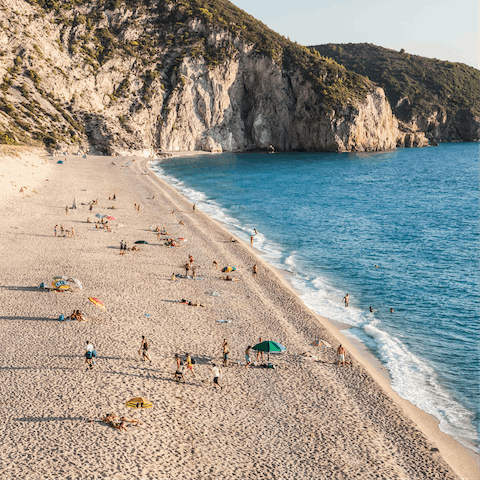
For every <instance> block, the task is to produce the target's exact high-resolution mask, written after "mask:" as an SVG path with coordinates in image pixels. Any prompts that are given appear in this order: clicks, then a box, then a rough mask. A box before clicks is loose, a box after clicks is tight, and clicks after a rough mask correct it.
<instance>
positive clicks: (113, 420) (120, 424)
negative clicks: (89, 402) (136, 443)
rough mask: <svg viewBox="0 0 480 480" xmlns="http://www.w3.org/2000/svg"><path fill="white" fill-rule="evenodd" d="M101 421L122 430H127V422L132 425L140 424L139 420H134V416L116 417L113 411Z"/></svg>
mask: <svg viewBox="0 0 480 480" xmlns="http://www.w3.org/2000/svg"><path fill="white" fill-rule="evenodd" d="M102 422H104V423H106V424H107V425H110V426H112V427H113V428H116V429H117V430H123V431H124V432H126V431H127V423H131V424H132V425H141V424H142V422H140V420H135V419H134V418H125V417H117V416H116V415H114V414H113V413H109V414H107V415H106V416H105V417H104V418H102Z"/></svg>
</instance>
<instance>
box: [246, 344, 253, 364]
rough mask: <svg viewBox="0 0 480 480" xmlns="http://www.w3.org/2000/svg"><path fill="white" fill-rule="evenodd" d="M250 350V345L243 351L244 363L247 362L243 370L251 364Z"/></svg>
mask: <svg viewBox="0 0 480 480" xmlns="http://www.w3.org/2000/svg"><path fill="white" fill-rule="evenodd" d="M251 349H252V347H251V345H249V346H248V347H247V349H246V350H245V361H246V362H247V363H246V365H245V368H248V367H249V366H250V365H251V364H252V360H251V359H250V350H251Z"/></svg>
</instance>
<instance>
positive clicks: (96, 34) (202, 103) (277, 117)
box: [0, 0, 398, 155]
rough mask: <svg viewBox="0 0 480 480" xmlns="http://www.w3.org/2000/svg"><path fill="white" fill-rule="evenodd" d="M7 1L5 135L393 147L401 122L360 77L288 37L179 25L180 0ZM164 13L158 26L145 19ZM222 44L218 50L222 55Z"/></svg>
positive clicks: (217, 148) (142, 147)
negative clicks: (261, 43) (275, 41)
mask: <svg viewBox="0 0 480 480" xmlns="http://www.w3.org/2000/svg"><path fill="white" fill-rule="evenodd" d="M32 1H34V0H32ZM4 3H5V6H6V8H5V9H3V10H2V11H0V20H1V24H0V25H1V29H0V47H1V48H2V50H3V52H4V55H3V56H1V57H0V79H1V78H3V84H2V85H1V89H2V90H3V92H4V95H3V98H0V133H1V131H2V129H3V133H1V134H2V135H3V139H4V140H5V139H6V140H7V143H17V142H18V143H29V141H37V142H39V143H41V142H43V143H44V144H45V145H46V146H48V147H50V148H58V149H61V150H69V151H75V150H78V149H80V150H87V149H90V150H93V151H96V152H102V153H126V152H135V153H140V154H145V155H150V154H152V153H153V152H154V151H159V150H161V151H178V150H182V151H183V150H205V151H211V152H222V151H246V150H258V149H267V148H268V146H269V145H270V144H272V145H274V147H275V148H276V150H277V151H282V150H283V151H291V150H300V151H323V150H326V151H378V150H386V149H392V148H395V146H396V143H397V137H398V123H397V121H396V119H395V117H394V116H393V115H392V111H391V108H390V105H389V103H388V101H387V100H386V98H385V94H384V92H383V90H382V89H381V88H379V87H377V86H375V85H373V84H372V83H371V82H369V81H368V79H364V78H363V77H360V76H358V75H357V76H355V74H353V73H349V72H348V71H346V70H345V69H344V68H343V67H341V66H340V65H338V64H336V63H335V62H333V61H330V60H328V59H323V58H322V57H319V56H315V54H314V53H312V52H310V51H309V50H308V49H306V48H304V47H300V46H298V45H294V44H291V43H288V42H287V41H286V40H285V39H284V44H282V45H283V47H282V52H283V53H282V55H283V57H279V56H278V54H275V55H277V56H275V55H274V54H271V55H268V54H266V53H265V52H264V51H263V50H262V49H259V48H258V45H256V44H252V43H248V41H246V39H245V38H244V37H242V36H241V35H236V34H234V33H232V32H231V31H228V30H227V29H226V28H221V27H218V26H214V25H211V24H209V23H208V22H207V21H205V19H192V18H190V21H189V22H188V24H185V23H182V24H181V27H179V26H178V23H179V22H178V21H177V22H176V23H173V21H174V20H178V18H179V17H175V16H174V17H172V15H177V13H175V12H176V11H177V10H178V12H180V13H178V15H180V14H182V12H183V10H182V9H183V8H184V5H185V2H174V1H170V2H159V5H158V6H157V7H155V6H151V7H150V9H151V11H150V10H147V9H146V7H145V6H143V5H140V4H139V5H138V6H137V7H134V8H126V7H118V8H112V9H111V10H109V8H111V7H110V6H108V5H104V6H103V8H104V9H103V10H102V9H100V8H99V6H98V5H96V6H95V5H93V4H92V5H88V4H85V5H80V6H76V7H74V8H72V9H69V10H67V11H66V12H65V13H63V14H62V15H60V14H59V13H58V12H57V11H55V10H51V11H48V12H47V14H45V12H43V11H42V9H40V8H39V7H36V6H31V5H29V4H28V3H26V2H25V1H23V0H4ZM160 3H161V4H162V5H163V3H165V5H163V7H162V8H164V10H162V12H163V13H161V15H160V14H159V13H158V11H159V9H160ZM154 7H155V8H156V10H155V9H154ZM152 12H156V13H155V15H156V16H154V15H153V13H152ZM170 17H172V18H173V20H171V19H170ZM165 18H168V19H170V20H169V21H170V23H169V24H168V25H167V26H165V25H164V24H163V23H162V27H161V28H162V29H163V30H161V29H160V30H158V29H156V28H153V27H152V28H150V27H149V24H150V23H152V22H156V24H159V23H161V22H165V21H166V20H165ZM180 18H181V17H180ZM230 23H232V22H230ZM172 25H173V26H172ZM14 26H15V27H14ZM13 27H14V28H13ZM232 28H233V27H232ZM112 32H113V33H112ZM169 32H173V33H169ZM114 33H115V35H116V36H115V35H114ZM147 34H148V35H147ZM172 38H174V41H172ZM191 38H194V39H195V40H194V41H190V40H189V39H191ZM187 41H190V44H188V45H189V48H190V54H188V52H187V48H186V47H185V45H186V42H187ZM149 42H150V43H149ZM145 45H146V46H145ZM198 45H200V46H201V48H203V50H201V51H200V53H198V51H195V49H197V50H198V49H199V48H200V47H199V46H198ZM140 48H143V50H141V51H139V50H138V49H140ZM278 48H280V47H277V49H278ZM95 49H96V50H95ZM219 49H220V50H221V52H227V53H222V55H223V56H222V57H221V61H218V60H215V58H219V57H218V55H219V54H218V50H219ZM105 52H107V53H105ZM212 52H213V53H212ZM215 52H217V53H215ZM291 52H294V53H295V55H297V57H298V58H300V57H301V58H300V60H298V58H294V60H292V58H293V56H292V55H293V54H292V53H291ZM147 53H148V55H150V56H147ZM214 54H215V55H217V57H213V60H212V57H211V55H214ZM305 65H309V66H310V67H308V68H307V66H305ZM312 66H313V67H312ZM309 68H311V70H309ZM315 69H316V70H315ZM357 87H358V88H357ZM2 125H3V127H2ZM4 143H5V142H4Z"/></svg>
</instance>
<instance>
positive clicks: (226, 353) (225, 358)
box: [223, 338, 230, 367]
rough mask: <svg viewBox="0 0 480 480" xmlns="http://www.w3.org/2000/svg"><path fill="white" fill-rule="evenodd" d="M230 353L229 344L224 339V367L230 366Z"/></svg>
mask: <svg viewBox="0 0 480 480" xmlns="http://www.w3.org/2000/svg"><path fill="white" fill-rule="evenodd" d="M229 353H230V352H229V351H228V343H227V339H226V338H224V339H223V366H224V367H227V366H228V354H229Z"/></svg>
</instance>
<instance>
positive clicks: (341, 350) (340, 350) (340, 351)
mask: <svg viewBox="0 0 480 480" xmlns="http://www.w3.org/2000/svg"><path fill="white" fill-rule="evenodd" d="M337 355H338V357H337V365H340V362H341V363H342V366H343V367H344V366H345V349H344V348H343V347H342V346H341V345H340V346H339V347H338V349H337Z"/></svg>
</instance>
